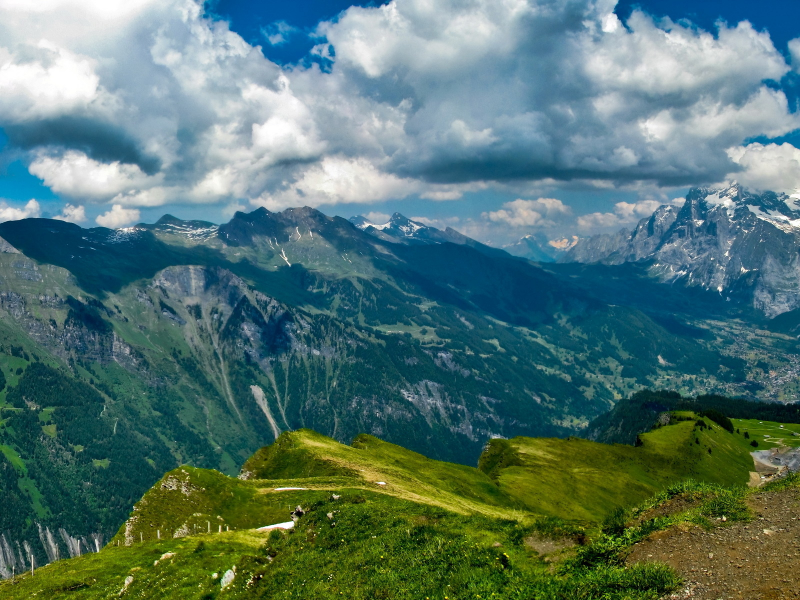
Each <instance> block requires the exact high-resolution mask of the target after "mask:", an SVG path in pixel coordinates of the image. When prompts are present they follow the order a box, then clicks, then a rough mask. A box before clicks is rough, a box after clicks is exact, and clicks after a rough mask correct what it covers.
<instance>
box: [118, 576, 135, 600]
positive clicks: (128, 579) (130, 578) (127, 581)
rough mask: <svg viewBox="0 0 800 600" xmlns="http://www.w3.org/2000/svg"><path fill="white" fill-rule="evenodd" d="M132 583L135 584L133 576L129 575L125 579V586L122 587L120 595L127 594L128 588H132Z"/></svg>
mask: <svg viewBox="0 0 800 600" xmlns="http://www.w3.org/2000/svg"><path fill="white" fill-rule="evenodd" d="M132 583H133V575H128V576H127V577H126V578H125V584H124V585H123V586H122V589H121V590H120V591H119V595H120V596H122V594H124V593H125V592H127V591H128V588H129V587H130V586H131V584H132Z"/></svg>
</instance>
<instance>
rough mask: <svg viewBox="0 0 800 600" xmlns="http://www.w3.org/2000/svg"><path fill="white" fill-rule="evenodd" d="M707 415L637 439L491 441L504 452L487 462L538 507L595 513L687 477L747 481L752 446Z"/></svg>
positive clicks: (569, 514)
mask: <svg viewBox="0 0 800 600" xmlns="http://www.w3.org/2000/svg"><path fill="white" fill-rule="evenodd" d="M706 422H707V423H708V424H709V428H707V429H698V428H696V425H695V421H694V420H691V421H684V422H681V423H678V424H675V425H670V426H667V427H663V428H660V429H656V430H654V431H652V432H650V433H647V434H643V435H642V436H641V440H642V445H641V446H639V447H634V446H625V445H621V444H614V445H606V444H598V443H595V442H590V441H587V440H583V439H578V438H570V439H567V440H559V439H546V438H514V439H512V440H509V441H499V442H498V441H493V442H491V444H492V445H494V446H495V447H496V448H495V452H496V453H498V455H499V456H500V457H499V458H495V465H487V464H486V463H485V462H484V464H483V468H484V469H485V470H486V471H487V472H489V473H490V474H491V475H492V476H493V477H495V478H496V479H497V481H498V484H499V486H500V488H501V489H502V490H503V491H505V492H506V493H508V494H509V495H510V496H512V497H514V498H516V499H517V500H518V501H519V502H520V503H523V504H524V505H525V506H527V507H528V508H529V509H530V510H532V511H534V512H537V513H542V514H551V515H556V516H559V517H563V518H568V519H586V520H598V519H602V518H603V517H604V516H605V515H607V514H609V513H610V512H612V511H613V510H614V509H616V508H618V507H620V505H621V502H620V501H621V500H622V504H627V505H633V504H636V503H638V502H641V501H642V500H644V499H645V498H647V497H649V496H651V495H652V494H654V493H655V492H657V491H659V490H661V489H663V488H665V487H666V486H668V485H669V484H670V483H674V482H676V481H680V480H682V479H687V478H694V479H697V480H700V481H706V482H711V483H719V484H724V485H731V484H743V483H746V482H747V478H748V472H749V471H750V470H751V469H752V460H751V458H750V456H749V453H748V451H749V450H751V449H752V448H750V447H749V446H747V445H746V444H744V443H743V441H744V439H743V438H742V437H741V436H736V435H735V434H730V433H728V432H727V431H725V430H724V429H722V428H721V427H719V426H718V425H716V424H714V423H712V422H711V421H709V420H708V419H706ZM696 440H699V442H700V443H699V444H698V443H696ZM708 449H711V453H710V454H709V453H708ZM490 452H491V450H490ZM485 460H486V455H485V458H484V461H485ZM503 461H504V462H503Z"/></svg>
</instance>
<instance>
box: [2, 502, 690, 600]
mask: <svg viewBox="0 0 800 600" xmlns="http://www.w3.org/2000/svg"><path fill="white" fill-rule="evenodd" d="M339 491H340V494H339V495H340V497H339V499H338V500H333V499H331V497H330V494H326V497H324V498H320V499H317V500H314V499H313V497H314V495H315V494H314V493H313V492H312V494H311V497H309V498H307V502H306V508H307V514H306V515H305V516H304V517H303V518H302V519H301V520H300V522H299V524H298V525H297V527H296V529H295V530H294V531H292V532H291V533H282V532H272V533H258V532H254V531H231V532H223V533H221V534H219V533H212V534H202V535H196V536H191V537H187V538H182V539H169V540H161V541H149V542H144V543H137V544H133V545H132V546H131V547H125V546H116V545H111V546H109V547H107V548H105V549H104V550H103V551H102V552H100V553H99V554H96V555H87V556H84V557H81V558H77V559H72V560H66V561H61V562H58V563H55V564H53V565H49V566H47V567H45V568H42V569H39V570H38V571H37V572H36V574H35V575H34V576H33V577H31V575H30V574H29V573H27V574H25V575H24V576H23V577H20V578H17V580H16V581H15V582H10V581H6V582H3V583H0V596H2V597H3V598H4V599H16V598H32V597H45V598H71V599H73V598H74V599H94V598H109V597H116V596H118V595H119V594H120V591H121V590H122V589H123V586H124V584H125V579H126V577H129V576H130V577H132V582H131V583H130V584H129V587H128V589H127V591H126V594H125V595H127V596H130V597H136V598H180V599H184V598H187V599H188V598H216V597H220V598H222V597H231V598H276V599H277V598H287V599H289V598H303V599H309V600H315V599H319V600H322V599H332V598H348V599H352V600H372V599H375V598H383V599H397V600H411V599H414V600H418V599H421V598H435V599H437V600H443V599H444V598H448V599H454V600H455V599H467V598H470V599H473V598H504V599H513V600H523V599H525V600H527V599H529V598H539V599H541V600H546V599H551V598H552V599H556V598H570V599H572V598H575V599H588V598H601V597H602V598H608V599H619V600H622V599H623V598H628V599H631V600H633V599H651V600H655V599H656V598H658V597H660V595H662V594H663V593H664V592H666V591H669V590H671V589H674V588H675V587H676V586H677V584H678V583H679V581H678V578H677V577H676V576H675V574H674V573H673V572H671V571H670V570H669V569H668V568H666V567H663V566H658V565H643V566H637V567H634V568H624V567H621V566H619V565H615V564H611V563H610V562H609V561H606V562H604V563H602V564H597V565H593V566H589V567H581V568H575V569H573V570H572V571H571V572H570V573H561V574H558V573H554V572H553V571H552V569H551V565H550V564H549V563H547V562H545V561H543V560H541V559H540V558H539V557H538V556H537V555H536V554H535V553H533V552H532V551H531V550H530V549H529V548H528V547H527V545H526V543H525V539H526V537H527V536H528V535H530V534H532V533H534V532H535V529H534V528H533V527H531V526H522V525H520V524H519V523H517V522H514V521H509V520H504V519H492V518H488V517H485V516H482V515H474V516H466V515H460V514H457V513H453V512H451V511H447V510H444V509H441V508H439V507H435V506H429V505H424V504H419V503H414V502H409V501H405V500H401V499H398V498H396V497H393V496H390V495H386V494H382V493H378V492H366V491H361V490H356V491H353V490H349V491H348V490H346V489H345V490H339ZM166 553H174V556H172V557H170V558H165V559H162V558H161V557H162V556H164V554H166ZM234 567H235V569H236V577H235V579H234V581H233V584H232V585H231V586H230V587H229V588H228V589H226V590H225V591H224V592H223V591H221V586H220V578H221V576H222V574H223V573H224V572H225V571H227V570H228V569H233V568H234ZM215 573H216V574H217V575H218V577H217V578H214V576H213V574H215Z"/></svg>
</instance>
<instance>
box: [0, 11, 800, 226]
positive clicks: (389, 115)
mask: <svg viewBox="0 0 800 600" xmlns="http://www.w3.org/2000/svg"><path fill="white" fill-rule="evenodd" d="M614 5H615V3H614V1H613V0H574V1H570V2H553V1H552V0H471V1H470V2H463V1H462V0H393V1H392V2H389V3H388V4H386V5H383V6H380V7H371V8H365V7H351V8H349V9H348V10H347V11H345V12H344V13H342V14H341V15H339V16H338V17H337V18H336V19H335V20H334V21H331V22H328V23H323V24H321V25H320V27H319V30H318V32H317V33H318V34H319V35H320V36H323V37H324V38H325V39H324V40H323V41H322V42H321V43H320V44H319V46H318V47H317V48H316V49H315V53H317V54H318V55H319V56H325V57H326V58H327V59H328V60H329V61H331V62H330V64H331V68H330V69H329V70H323V69H320V68H319V67H318V66H315V65H311V66H303V65H295V66H293V67H292V68H288V69H283V68H281V67H280V66H278V65H276V64H274V63H272V62H270V61H269V60H267V59H266V58H264V55H263V54H262V53H261V52H260V50H259V49H258V48H255V47H253V46H251V45H249V44H247V43H246V42H245V41H244V40H243V39H242V38H241V37H239V36H238V35H237V34H235V33H233V32H231V31H230V29H229V27H228V25H227V24H226V23H224V22H215V21H211V20H209V19H208V18H206V17H204V10H203V4H202V3H201V2H200V1H199V0H158V1H157V0H130V1H127V2H109V1H107V0H37V1H36V2H31V1H28V0H0V127H2V128H3V129H4V131H6V133H7V134H8V135H9V139H10V146H11V147H12V149H14V150H15V151H22V152H27V153H28V154H27V158H28V161H29V163H30V169H31V172H32V173H33V174H35V175H37V176H38V177H41V178H42V179H43V180H44V182H45V184H46V185H48V186H50V187H51V188H52V189H53V190H54V191H56V192H57V193H58V194H60V195H62V196H64V197H65V198H66V199H68V200H71V201H72V202H73V203H76V202H82V203H83V202H94V203H108V202H112V203H114V204H119V205H120V206H122V207H133V206H157V205H160V204H164V203H167V202H175V201H180V202H193V203H218V204H223V205H235V204H239V203H240V202H244V203H245V204H246V203H248V202H249V203H251V204H255V205H265V206H268V207H271V208H282V207H286V206H292V205H298V204H311V205H320V204H341V203H348V202H379V201H383V200H386V199H398V198H403V197H406V196H409V195H420V196H422V197H424V198H428V199H433V200H455V199H458V198H460V197H461V196H462V195H463V194H464V193H465V192H469V191H472V190H476V189H487V188H489V187H492V186H501V185H505V184H506V183H507V182H513V183H514V184H517V183H519V182H543V181H556V182H558V181H563V180H573V179H578V180H582V181H585V182H593V184H594V185H599V186H612V187H613V186H616V185H632V184H635V183H636V182H650V184H652V185H662V186H677V185H681V186H683V185H689V184H697V183H703V182H713V181H718V180H720V179H722V178H724V177H726V176H727V175H729V174H731V173H734V172H735V171H736V170H737V168H740V169H744V173H745V177H741V176H739V179H740V180H744V179H746V178H747V177H751V178H752V181H757V182H763V183H764V184H765V187H773V185H772V184H770V181H771V178H774V180H775V181H776V183H775V184H774V185H785V183H786V181H787V180H788V179H790V178H791V177H790V176H788V175H786V174H785V172H783V171H781V172H778V171H775V170H773V171H772V172H770V170H769V168H768V166H767V164H766V163H765V162H764V161H763V160H761V159H759V158H758V157H759V156H762V155H764V152H765V151H764V150H763V149H762V148H759V146H758V145H756V144H750V145H748V146H743V144H744V140H747V139H750V138H753V137H757V136H763V135H766V136H773V137H774V136H779V135H783V134H785V133H787V132H789V131H792V130H794V129H796V128H798V127H800V116H799V115H798V114H795V113H792V112H791V110H790V108H789V104H788V101H787V99H786V96H785V95H784V94H783V92H781V91H780V90H775V89H772V88H771V87H769V86H767V85H766V84H765V83H764V80H765V79H773V80H780V79H781V77H782V76H783V75H784V74H785V73H786V72H788V70H789V69H790V66H789V65H788V64H787V63H786V60H785V58H784V57H783V56H782V55H781V54H780V53H779V52H778V51H777V50H776V49H775V47H774V46H773V44H772V42H771V40H770V38H769V35H768V33H766V32H759V31H756V30H755V29H754V28H753V27H752V26H751V25H750V24H748V23H746V22H743V23H740V24H738V25H735V26H728V25H725V24H721V25H720V26H719V31H718V32H715V33H713V34H712V33H709V32H704V31H702V30H700V29H698V28H696V27H692V26H690V25H687V24H683V23H672V22H670V21H669V20H664V21H656V20H654V19H653V18H651V17H649V16H647V15H645V14H644V13H641V12H634V13H633V15H632V16H631V18H630V20H629V21H628V22H627V23H625V26H623V24H621V23H620V22H619V20H618V19H617V18H616V16H615V15H614V14H613V9H614ZM543 32H546V34H544V33H543ZM293 33H294V30H293V29H292V27H291V26H290V25H288V24H285V23H275V24H273V25H272V26H271V27H270V28H268V30H266V32H265V34H266V35H267V38H268V40H269V42H270V43H271V44H274V45H278V44H281V43H284V42H285V41H286V39H288V36H290V35H293ZM790 52H791V55H792V65H793V66H794V68H798V65H800V39H798V40H794V41H793V42H791V44H790ZM731 148H734V149H736V148H743V150H742V151H741V152H740V151H730V150H729V149H731ZM737 152H738V153H737ZM769 152H772V153H773V155H774V156H779V157H782V158H780V160H784V161H785V164H786V165H788V167H787V168H790V170H791V169H792V168H793V167H792V164H793V163H792V160H794V159H793V158H791V157H790V156H789V155H790V154H791V152H790V151H789V150H787V149H783V150H781V153H777V154H776V152H777V151H776V150H769ZM762 163H764V164H762ZM767 184H769V185H767ZM540 208H541V207H539V208H537V207H529V208H528V209H525V208H524V207H522V206H520V207H517V208H514V207H504V208H502V209H501V210H500V211H494V212H493V213H492V214H495V213H496V214H495V216H494V217H487V218H488V219H490V221H491V219H492V218H493V219H494V220H493V221H491V222H493V223H496V224H498V225H500V224H503V223H505V224H507V225H508V224H514V226H522V225H516V224H517V223H522V224H525V223H542V222H545V221H552V220H553V216H552V215H548V214H546V213H547V211H546V210H545V211H544V212H542V210H540ZM625 210H627V209H625ZM630 210H631V211H633V213H635V212H636V210H637V209H635V208H632V209H630ZM526 211H527V212H526ZM620 211H622V212H618V211H614V212H612V213H602V214H609V215H612V216H613V218H616V219H617V220H625V219H628V218H633V217H632V216H626V215H627V213H625V211H624V210H623V209H620ZM633 213H631V214H633ZM535 215H539V217H536V216H535ZM604 218H605V219H606V220H609V219H610V218H611V217H604ZM537 219H538V220H537ZM596 219H599V217H596ZM484 224H485V223H484ZM476 226H477V225H476ZM525 226H530V225H525ZM534 226H536V225H534Z"/></svg>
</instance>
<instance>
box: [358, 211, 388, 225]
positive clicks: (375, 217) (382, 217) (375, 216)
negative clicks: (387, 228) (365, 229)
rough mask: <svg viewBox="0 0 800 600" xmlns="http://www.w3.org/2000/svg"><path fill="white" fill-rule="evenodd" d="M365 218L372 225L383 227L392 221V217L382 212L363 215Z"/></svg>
mask: <svg viewBox="0 0 800 600" xmlns="http://www.w3.org/2000/svg"><path fill="white" fill-rule="evenodd" d="M363 216H364V218H366V219H367V221H369V222H370V223H375V224H377V225H383V224H384V223H388V222H389V219H391V215H387V214H386V213H382V212H374V211H373V212H368V213H367V214H365V215H363Z"/></svg>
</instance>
